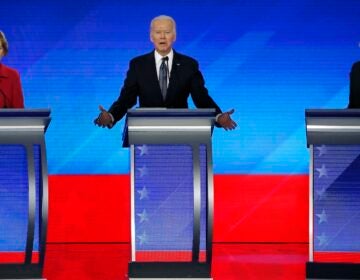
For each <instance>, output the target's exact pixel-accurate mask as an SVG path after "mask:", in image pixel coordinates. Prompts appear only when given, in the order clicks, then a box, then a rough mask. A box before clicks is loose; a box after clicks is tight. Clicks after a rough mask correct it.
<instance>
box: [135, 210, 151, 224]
mask: <svg viewBox="0 0 360 280" xmlns="http://www.w3.org/2000/svg"><path fill="white" fill-rule="evenodd" d="M136 215H138V216H139V217H140V223H142V222H148V221H149V218H148V214H147V212H146V210H145V209H144V210H143V211H142V213H138V214H136Z"/></svg>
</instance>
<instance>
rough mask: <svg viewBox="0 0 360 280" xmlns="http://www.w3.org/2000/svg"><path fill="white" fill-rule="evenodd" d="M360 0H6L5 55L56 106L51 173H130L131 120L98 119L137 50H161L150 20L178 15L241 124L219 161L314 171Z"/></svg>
mask: <svg viewBox="0 0 360 280" xmlns="http://www.w3.org/2000/svg"><path fill="white" fill-rule="evenodd" d="M359 11H360V1H358V0H346V1H343V0H327V1H325V0H323V1H313V0H290V1H289V0H286V1H285V0H277V1H265V0H262V1H258V0H253V1H236V0H234V1H224V0H221V1H220V0H218V1H215V0H214V1H195V0H194V1H188V0H179V1H176V2H171V3H169V1H156V0H155V1H144V0H140V1H133V2H131V1H111V0H96V1H94V0H86V1H81V0H79V1H69V0H62V1H25V0H17V1H5V2H4V3H1V17H0V29H2V30H3V31H4V32H5V33H6V34H7V37H8V40H9V44H10V52H9V55H8V57H6V58H4V60H3V62H4V63H6V64H8V65H10V66H13V67H15V68H17V69H18V70H19V71H20V73H21V76H22V82H23V88H24V94H25V103H26V107H28V108H44V107H45V108H51V110H52V118H53V120H52V123H51V125H50V127H49V129H48V132H47V135H46V137H47V152H48V165H49V172H50V174H116V173H128V171H129V153H128V150H126V149H122V148H121V134H122V130H123V126H124V121H122V122H120V123H119V124H118V125H117V126H116V127H115V128H113V129H112V130H108V129H100V128H97V127H95V126H94V125H93V119H94V118H95V117H96V116H97V114H98V105H99V104H102V105H104V106H105V107H109V106H110V105H111V103H112V101H113V100H115V99H116V98H117V97H118V93H119V89H120V87H121V86H122V82H123V79H124V77H125V74H126V71H127V69H128V62H129V60H130V59H131V58H132V57H134V56H137V55H140V54H143V53H145V52H148V51H150V50H152V45H151V43H150V41H149V22H150V20H151V19H152V18H153V17H154V16H156V15H159V14H168V15H171V16H173V17H174V18H175V20H176V21H177V23H178V29H177V31H178V38H177V42H176V44H175V49H176V50H177V51H178V52H182V53H185V54H188V55H190V56H193V57H195V58H197V59H198V61H199V63H200V67H201V70H202V72H203V74H204V76H205V79H206V85H207V87H208V89H209V91H210V93H211V95H212V96H213V97H214V99H215V100H216V101H217V102H218V104H219V105H220V106H221V108H222V109H223V110H228V109H231V108H234V109H235V110H236V113H235V115H234V119H235V120H236V121H237V122H238V124H239V128H238V129H237V130H236V131H234V132H225V131H223V130H221V129H216V130H215V132H214V171H215V173H233V174H302V173H307V171H308V157H309V156H308V151H307V149H306V143H305V127H304V109H305V108H344V107H346V106H347V102H348V74H349V70H350V67H351V64H352V63H353V62H354V61H356V60H359V59H360V49H359V41H360V21H359Z"/></svg>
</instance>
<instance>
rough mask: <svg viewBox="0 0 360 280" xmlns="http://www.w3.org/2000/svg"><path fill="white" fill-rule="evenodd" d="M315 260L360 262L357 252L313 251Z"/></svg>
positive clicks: (359, 255) (359, 254)
mask: <svg viewBox="0 0 360 280" xmlns="http://www.w3.org/2000/svg"><path fill="white" fill-rule="evenodd" d="M314 261H315V262H334V263H336V262H340V263H360V253H359V252H315V253H314Z"/></svg>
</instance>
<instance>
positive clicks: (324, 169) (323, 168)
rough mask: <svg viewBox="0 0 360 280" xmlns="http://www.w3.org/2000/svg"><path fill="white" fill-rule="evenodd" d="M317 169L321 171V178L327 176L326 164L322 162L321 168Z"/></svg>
mask: <svg viewBox="0 0 360 280" xmlns="http://www.w3.org/2000/svg"><path fill="white" fill-rule="evenodd" d="M316 171H317V172H319V178H321V177H322V176H325V177H327V176H328V175H327V169H326V167H325V164H322V165H321V168H316Z"/></svg>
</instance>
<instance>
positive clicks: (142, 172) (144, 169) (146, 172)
mask: <svg viewBox="0 0 360 280" xmlns="http://www.w3.org/2000/svg"><path fill="white" fill-rule="evenodd" d="M138 170H139V172H140V178H142V177H144V176H145V175H147V174H148V169H147V167H146V166H143V167H140V168H138Z"/></svg>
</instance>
